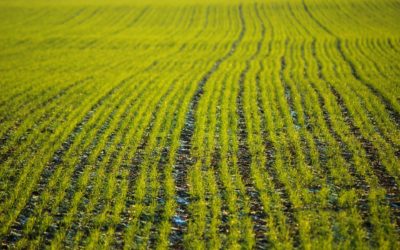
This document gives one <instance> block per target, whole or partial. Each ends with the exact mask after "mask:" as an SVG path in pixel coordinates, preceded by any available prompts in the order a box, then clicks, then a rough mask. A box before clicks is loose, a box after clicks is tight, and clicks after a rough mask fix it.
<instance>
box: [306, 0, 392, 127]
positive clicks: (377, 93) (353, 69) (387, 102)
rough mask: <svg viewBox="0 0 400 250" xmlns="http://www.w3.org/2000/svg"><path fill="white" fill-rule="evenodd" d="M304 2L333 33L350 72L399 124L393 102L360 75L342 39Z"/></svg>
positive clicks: (322, 27)
mask: <svg viewBox="0 0 400 250" xmlns="http://www.w3.org/2000/svg"><path fill="white" fill-rule="evenodd" d="M302 4H303V7H304V10H305V12H306V13H307V14H308V16H309V17H310V18H311V19H312V20H313V21H314V22H315V23H316V24H317V25H318V26H319V27H320V28H321V29H323V30H324V31H325V32H326V33H328V34H329V35H331V36H332V37H334V38H335V39H336V49H337V51H338V52H339V54H340V56H341V57H342V59H343V61H344V62H346V64H347V65H348V66H349V68H350V72H351V74H352V76H353V77H354V78H355V79H356V80H357V81H358V82H360V83H361V84H363V85H365V86H366V87H367V88H368V89H369V90H370V91H371V92H372V93H373V94H374V95H375V96H377V97H378V98H379V99H380V100H381V101H382V103H383V104H384V105H385V108H386V110H387V111H388V113H389V114H390V116H391V117H392V119H393V120H394V122H395V123H396V124H397V125H398V126H399V125H400V114H399V112H398V111H397V110H396V109H394V108H393V107H392V104H393V103H392V102H391V100H389V99H388V98H387V97H385V96H384V95H383V94H382V93H381V92H380V91H379V90H378V89H377V88H376V87H375V86H374V85H373V84H372V83H369V82H367V81H365V80H364V78H362V77H361V76H360V73H359V72H358V71H357V70H356V67H355V65H354V63H353V62H352V61H351V60H350V58H349V57H348V56H347V55H346V54H345V53H344V51H343V46H342V40H341V39H340V38H339V37H338V36H337V35H336V34H334V33H333V32H332V31H331V30H330V29H328V28H327V27H326V26H325V25H324V24H322V23H321V22H320V21H319V20H318V19H317V18H316V17H315V16H314V15H313V14H312V13H311V11H310V10H309V9H308V6H307V4H306V3H305V0H302Z"/></svg>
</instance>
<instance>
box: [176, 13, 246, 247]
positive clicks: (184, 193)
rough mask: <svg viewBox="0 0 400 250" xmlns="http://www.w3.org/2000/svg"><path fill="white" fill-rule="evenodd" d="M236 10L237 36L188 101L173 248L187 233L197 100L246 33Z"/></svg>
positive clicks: (178, 158) (178, 169) (178, 167)
mask: <svg viewBox="0 0 400 250" xmlns="http://www.w3.org/2000/svg"><path fill="white" fill-rule="evenodd" d="M238 9H239V17H240V22H241V24H242V27H241V31H240V33H239V36H238V37H237V38H236V40H234V41H233V43H232V44H231V47H230V50H229V51H228V53H226V54H225V55H224V56H222V57H221V58H219V59H218V60H217V61H216V62H215V63H214V65H213V66H212V67H211V69H210V70H209V71H207V72H206V73H205V74H204V75H203V76H202V78H201V80H200V81H199V82H198V83H197V85H198V87H197V90H196V92H195V93H194V95H193V97H192V99H191V101H190V104H189V111H188V112H187V115H186V118H185V125H184V127H183V129H182V133H181V136H180V142H181V145H180V147H179V149H178V152H177V156H176V161H175V168H174V171H173V172H174V173H173V175H174V177H175V183H176V184H175V186H176V202H177V204H178V205H177V209H176V218H179V220H174V221H173V224H174V226H175V228H176V229H175V230H174V231H173V232H172V233H171V235H170V241H171V243H172V247H173V248H183V235H184V233H185V232H186V231H187V222H186V221H187V218H189V211H188V205H189V203H190V195H189V192H188V190H189V189H188V186H187V183H186V178H187V170H188V168H189V167H190V166H192V165H193V163H194V161H193V159H192V157H191V153H190V151H191V145H192V143H191V141H192V138H193V134H194V130H195V112H196V110H197V106H198V103H199V100H200V98H201V96H202V95H203V92H204V86H205V85H206V83H207V82H208V80H209V79H210V77H211V76H212V75H214V73H215V72H216V71H217V70H218V69H219V67H220V65H221V64H222V63H223V62H225V61H226V60H228V59H229V58H230V57H231V56H232V55H233V54H234V53H235V51H236V49H237V47H238V46H239V44H240V42H241V41H242V40H243V37H244V34H245V32H246V27H245V22H244V16H243V7H242V5H239V7H238ZM181 221H183V223H181Z"/></svg>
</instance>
